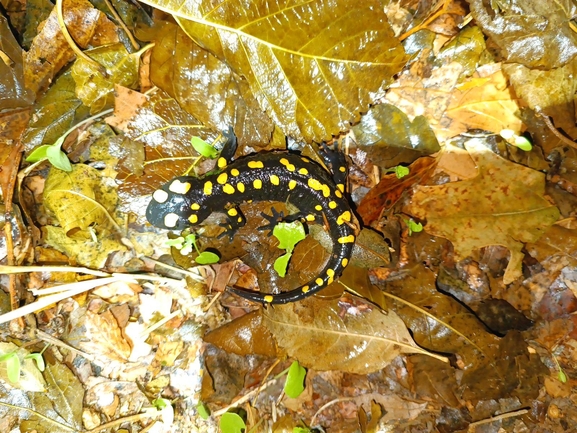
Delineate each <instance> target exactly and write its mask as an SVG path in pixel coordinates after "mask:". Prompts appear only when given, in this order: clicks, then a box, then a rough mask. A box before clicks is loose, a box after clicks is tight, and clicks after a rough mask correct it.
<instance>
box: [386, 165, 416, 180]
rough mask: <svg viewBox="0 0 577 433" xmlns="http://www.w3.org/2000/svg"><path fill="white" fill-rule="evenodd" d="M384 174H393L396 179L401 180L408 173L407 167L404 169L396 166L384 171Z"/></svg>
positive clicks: (401, 166)
mask: <svg viewBox="0 0 577 433" xmlns="http://www.w3.org/2000/svg"><path fill="white" fill-rule="evenodd" d="M385 173H395V176H397V179H402V178H403V177H405V176H406V175H408V174H409V173H410V170H409V167H405V166H403V165H396V166H395V167H391V168H388V169H387V170H385Z"/></svg>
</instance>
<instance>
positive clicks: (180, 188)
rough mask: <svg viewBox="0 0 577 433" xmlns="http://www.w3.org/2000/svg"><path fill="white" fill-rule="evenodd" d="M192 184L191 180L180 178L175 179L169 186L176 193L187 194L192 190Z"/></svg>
mask: <svg viewBox="0 0 577 433" xmlns="http://www.w3.org/2000/svg"><path fill="white" fill-rule="evenodd" d="M190 186H191V185H190V183H189V182H181V181H180V180H178V179H175V180H174V181H172V183H171V184H170V186H169V187H168V190H169V191H170V192H174V193H175V194H186V193H187V192H188V191H189V190H190Z"/></svg>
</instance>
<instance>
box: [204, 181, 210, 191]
mask: <svg viewBox="0 0 577 433" xmlns="http://www.w3.org/2000/svg"><path fill="white" fill-rule="evenodd" d="M211 194H212V182H211V181H210V180H207V181H206V182H205V183H204V195H211Z"/></svg>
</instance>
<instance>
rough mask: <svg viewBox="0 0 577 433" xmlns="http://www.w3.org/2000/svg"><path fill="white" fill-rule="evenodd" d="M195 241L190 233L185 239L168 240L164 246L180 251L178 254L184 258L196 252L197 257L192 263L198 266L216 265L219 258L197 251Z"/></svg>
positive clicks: (180, 237)
mask: <svg viewBox="0 0 577 433" xmlns="http://www.w3.org/2000/svg"><path fill="white" fill-rule="evenodd" d="M196 240H197V237H196V235H195V234H194V233H190V234H188V235H186V236H185V237H182V236H179V237H177V238H176V239H168V240H167V241H166V245H167V246H169V247H174V248H176V249H177V250H179V251H180V254H182V255H185V256H186V255H188V254H190V253H191V252H192V250H193V249H194V250H196V252H197V253H198V257H196V259H194V261H195V262H196V263H198V264H199V265H212V264H214V263H218V261H219V257H218V256H217V255H216V254H214V253H211V252H210V251H203V252H200V251H199V249H198V246H197V245H196Z"/></svg>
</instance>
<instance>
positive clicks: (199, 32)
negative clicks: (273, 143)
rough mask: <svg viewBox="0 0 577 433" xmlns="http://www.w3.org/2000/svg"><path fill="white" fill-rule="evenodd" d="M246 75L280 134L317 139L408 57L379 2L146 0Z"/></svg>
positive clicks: (354, 115) (372, 96)
mask: <svg viewBox="0 0 577 433" xmlns="http://www.w3.org/2000/svg"><path fill="white" fill-rule="evenodd" d="M145 3H148V4H150V5H152V6H154V7H157V8H159V9H162V10H165V11H167V12H170V13H172V14H174V15H175V16H176V18H177V20H178V22H179V23H180V25H181V26H182V27H183V29H184V30H185V31H186V32H187V33H188V35H189V36H190V37H191V38H192V39H194V40H195V41H196V42H197V43H198V44H200V45H201V46H203V47H205V48H207V49H208V50H209V51H211V52H212V53H213V54H214V55H216V56H217V57H218V58H219V59H221V60H224V61H225V62H226V63H227V64H228V65H229V66H230V67H231V68H232V69H233V70H234V71H235V72H236V73H238V74H239V75H241V76H243V77H244V78H246V80H247V82H248V84H249V86H250V88H251V90H252V93H253V94H254V95H255V97H256V99H257V100H258V102H259V104H260V105H261V108H262V109H263V110H265V111H266V112H267V113H268V114H269V115H270V116H271V117H272V119H273V120H274V122H275V123H276V124H277V125H279V126H280V127H281V129H282V130H283V132H284V133H285V134H287V135H290V136H292V137H294V138H296V139H306V140H308V141H310V140H314V141H321V140H326V139H329V138H330V137H331V135H332V134H338V133H339V132H340V131H344V130H347V129H349V127H350V122H355V121H357V120H358V119H359V117H360V113H361V112H364V111H367V110H368V107H369V104H371V103H372V102H374V101H375V100H376V99H378V98H379V97H381V96H382V95H383V92H384V89H385V88H386V86H387V85H388V84H389V83H390V82H391V78H392V76H393V75H394V74H396V73H397V72H399V71H400V70H401V68H402V67H403V66H404V64H405V62H406V60H407V56H406V55H405V52H404V50H403V48H402V47H401V45H400V44H399V42H398V40H397V39H396V38H395V37H394V34H393V32H392V30H391V28H390V26H389V23H388V21H387V17H386V15H385V14H384V12H383V8H382V5H381V3H380V2H378V1H376V0H368V1H363V2H359V1H357V0H334V1H331V2H327V1H322V0H313V1H302V0H301V1H297V2H289V1H276V2H274V1H266V0H255V1H251V2H240V1H239V0H232V1H228V2H220V3H218V4H215V3H214V2H210V1H206V0H205V1H202V0H188V1H186V2H184V3H183V2H180V1H178V2H177V1H175V0H145Z"/></svg>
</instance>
